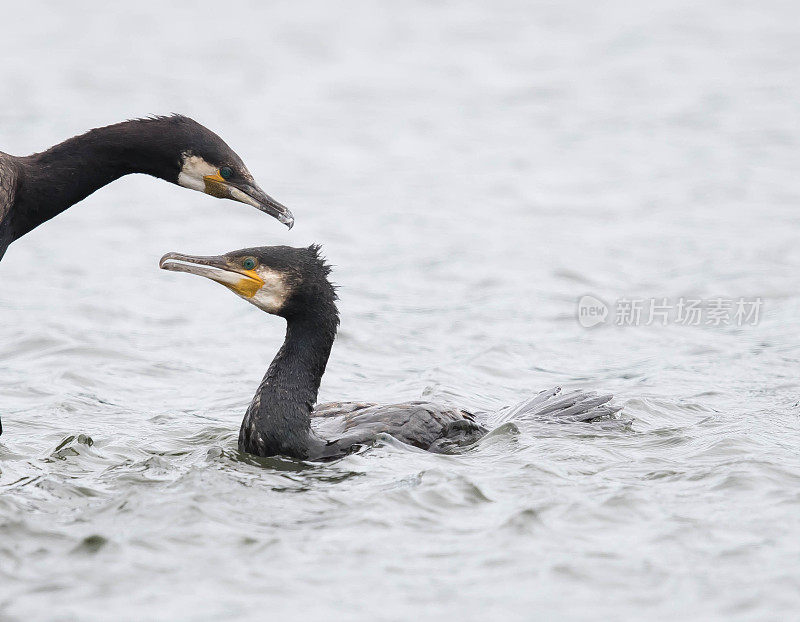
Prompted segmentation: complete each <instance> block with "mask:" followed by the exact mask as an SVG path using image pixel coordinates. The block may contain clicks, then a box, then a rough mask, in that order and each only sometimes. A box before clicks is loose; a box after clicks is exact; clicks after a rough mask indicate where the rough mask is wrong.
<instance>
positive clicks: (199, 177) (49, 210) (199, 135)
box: [0, 115, 294, 259]
mask: <svg viewBox="0 0 800 622" xmlns="http://www.w3.org/2000/svg"><path fill="white" fill-rule="evenodd" d="M130 173H146V174H148V175H152V176H153V177H160V178H161V179H165V180H166V181H170V182H172V183H174V184H178V185H181V186H184V187H185V188H191V189H192V190H200V191H201V192H205V193H206V194H210V195H213V196H215V197H219V198H226V199H233V200H234V201H240V202H242V203H247V204H248V205H252V206H253V207H256V208H258V209H260V210H261V211H263V212H266V213H267V214H270V215H271V216H274V217H275V218H277V219H278V220H280V221H281V222H282V223H284V224H285V225H287V226H289V227H291V226H292V224H293V222H294V218H293V216H292V214H291V212H290V211H289V210H288V209H286V208H285V207H284V206H283V205H281V204H280V203H278V202H277V201H275V200H274V199H272V198H271V197H269V196H267V195H266V194H265V193H264V191H263V190H261V188H259V187H258V185H257V184H256V182H255V181H254V180H253V176H252V175H251V174H250V171H248V170H247V167H246V166H245V165H244V162H242V159H241V158H240V157H239V156H238V155H236V153H235V152H234V151H233V150H232V149H231V148H230V147H228V145H226V144H225V142H224V141H223V140H222V139H221V138H220V137H219V136H217V135H216V134H215V133H214V132H212V131H210V130H208V129H207V128H205V127H203V126H202V125H200V124H199V123H197V122H196V121H193V120H192V119H189V118H188V117H184V116H181V115H172V116H165V117H152V118H148V119H135V120H132V121H125V122H124V123H117V124H116V125H109V126H107V127H100V128H97V129H93V130H90V131H88V132H86V133H85V134H81V135H80V136H75V137H74V138H70V139H69V140H66V141H64V142H63V143H60V144H58V145H56V146H54V147H51V148H50V149H48V150H47V151H44V152H42V153H35V154H33V155H30V156H26V157H15V156H11V155H8V154H6V153H2V152H0V259H2V257H3V255H4V254H5V251H6V249H7V248H8V245H9V244H11V242H13V241H14V240H16V239H18V238H21V237H22V236H23V235H25V234H26V233H28V232H29V231H31V230H32V229H34V228H35V227H38V226H39V225H41V224H42V223H43V222H46V221H48V220H50V219H51V218H53V217H54V216H57V215H58V214H60V213H61V212H63V211H64V210H65V209H67V208H68V207H70V206H71V205H74V204H75V203H77V202H78V201H81V200H82V199H85V198H86V197H87V196H89V195H90V194H91V193H92V192H94V191H95V190H97V189H98V188H101V187H103V186H105V185H106V184H108V183H111V182H112V181H114V180H115V179H118V178H119V177H122V176H123V175H128V174H130Z"/></svg>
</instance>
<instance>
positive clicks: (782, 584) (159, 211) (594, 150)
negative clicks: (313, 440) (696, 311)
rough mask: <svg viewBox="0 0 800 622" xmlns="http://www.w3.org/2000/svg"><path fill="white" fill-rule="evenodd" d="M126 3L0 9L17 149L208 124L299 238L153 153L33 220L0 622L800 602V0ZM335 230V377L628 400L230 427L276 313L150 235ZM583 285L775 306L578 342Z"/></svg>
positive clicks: (17, 337)
mask: <svg viewBox="0 0 800 622" xmlns="http://www.w3.org/2000/svg"><path fill="white" fill-rule="evenodd" d="M109 6H111V5H107V4H106V3H100V2H85V3H80V4H78V5H76V4H74V3H61V2H41V3H40V2H26V3H11V2H6V3H4V6H3V18H2V22H0V40H1V41H2V49H3V56H2V58H3V61H2V63H0V149H2V150H4V151H7V152H10V153H18V154H25V153H30V152H33V151H37V150H40V149H42V148H44V147H46V146H49V145H51V144H53V143H55V142H58V141H60V140H62V139H64V138H66V137H68V136H71V135H74V134H76V133H79V132H81V131H84V130H86V129H87V128H90V127H94V126H98V125H103V124H107V123H112V122H116V121H119V120H122V119H125V118H131V117H136V116H143V115H146V114H150V113H167V112H171V111H179V112H182V113H184V114H187V115H190V116H193V117H195V118H196V119H198V120H199V121H201V122H202V123H204V124H206V125H207V126H209V127H211V128H213V129H214V130H215V131H217V132H219V133H220V134H221V135H222V136H223V137H224V138H225V139H226V140H227V141H228V143H229V144H231V145H232V146H233V147H234V149H236V150H237V151H238V153H239V154H241V155H242V157H243V158H244V159H245V161H246V162H247V164H248V166H249V168H250V170H251V171H252V172H253V173H254V174H255V176H256V178H257V179H258V180H259V181H260V183H261V185H262V186H263V187H264V188H265V189H266V190H267V191H268V192H269V193H270V194H272V195H273V196H275V197H276V198H277V199H279V200H280V201H282V202H284V203H285V204H287V205H288V206H290V207H291V208H292V210H293V211H294V213H295V215H296V217H297V225H296V227H295V228H294V229H293V230H292V231H291V232H288V231H287V230H286V229H285V228H283V227H282V226H281V225H280V224H278V223H277V222H276V221H274V220H272V219H270V218H268V217H266V216H265V215H263V214H260V213H258V212H257V211H255V210H252V209H251V208H247V207H245V206H241V205H238V204H236V203H232V202H220V201H217V200H215V199H212V198H210V197H206V196H203V195H201V194H199V193H195V192H188V191H186V190H183V189H180V188H178V187H175V186H170V185H169V184H166V183H163V182H161V181H157V180H152V179H149V178H146V177H143V176H136V177H129V178H125V179H123V180H120V181H118V182H116V183H114V184H112V185H111V186H109V187H107V188H104V189H102V190H101V191H99V192H97V193H96V194H95V195H93V196H91V197H89V198H88V199H87V200H86V201H85V202H84V203H82V204H81V205H79V206H77V207H75V208H73V209H71V210H69V211H68V212H66V213H65V214H63V215H62V216H60V217H58V218H57V219H55V220H54V221H52V222H49V223H47V224H46V225H44V226H42V227H41V228H39V229H37V230H36V231H35V232H33V233H32V234H31V235H29V236H27V237H25V238H24V239H22V240H20V241H18V242H16V243H15V244H13V245H12V246H11V248H10V249H9V252H8V253H7V255H6V257H5V259H4V260H3V261H2V263H0V284H2V286H1V287H0V416H1V417H2V420H3V426H4V433H3V436H2V438H1V439H0V619H3V620H81V621H83V620H98V621H100V620H170V621H174V620H227V619H245V618H247V619H254V618H255V617H256V616H258V618H259V619H270V620H272V619H287V620H288V619H291V620H313V619H329V618H335V619H342V620H434V619H436V620H441V619H452V620H534V619H541V620H545V619H556V618H558V619H592V620H598V619H609V618H610V619H628V620H640V619H660V620H666V619H669V620H675V619H696V620H700V619H702V620H708V619H725V620H730V619H741V620H752V619H783V620H787V619H800V617H798V613H797V612H798V611H800V589H799V588H800V486H799V485H800V451H799V450H798V444H799V441H800V422H799V421H798V416H799V415H800V406H798V400H799V399H800V397H798V396H799V395H800V389H799V387H798V358H800V349H799V348H798V327H799V326H800V271H799V270H798V268H800V246H798V244H797V232H798V231H799V230H800V205H798V204H799V203H800V175H798V171H799V170H800V149H798V147H800V121H799V119H800V115H799V111H800V109H798V101H800V69H798V68H799V67H800V26H799V24H800V9H798V8H797V4H796V3H794V2H780V1H769V2H758V3H756V2H753V3H749V2H732V1H731V2H723V1H721V0H713V1H708V2H702V3H697V2H688V1H675V0H669V1H668V0H664V1H659V2H649V3H630V2H602V3H594V2H591V3H590V2H535V3H532V2H495V3H491V4H489V3H478V2H458V3H456V2H452V3H450V2H386V3H361V2H355V1H353V2H344V3H328V2H322V1H319V2H310V3H296V2H288V1H287V2H277V3H272V4H267V3H261V2H251V3H246V2H225V3H219V2H216V3H211V2H192V3H161V4H160V5H158V6H147V5H144V4H137V3H127V4H125V5H124V6H122V5H120V6H116V7H114V8H113V9H109V8H108V7H109ZM311 242H320V243H322V244H323V245H324V248H325V253H326V254H327V257H328V258H329V260H330V261H331V262H332V263H333V264H334V265H335V270H334V279H335V281H336V282H337V283H338V284H339V285H340V286H341V289H340V296H341V312H342V328H341V333H340V336H339V339H338V341H337V342H336V345H335V347H334V350H333V355H332V358H331V361H330V364H329V367H328V373H327V374H326V376H325V379H324V381H323V386H322V390H321V396H320V397H321V399H322V400H340V399H365V400H374V401H386V402H388V401H397V400H405V399H412V398H425V399H432V400H440V401H444V402H449V403H453V404H457V405H460V406H463V407H466V408H472V409H475V410H481V411H487V412H495V411H497V409H499V408H500V407H502V406H504V405H508V404H514V403H517V402H519V401H521V400H523V399H524V398H526V397H528V396H530V395H531V394H532V393H535V392H537V391H539V390H541V389H545V388H548V387H551V386H554V385H563V386H565V387H567V388H575V387H583V388H587V389H598V390H604V391H609V392H613V393H614V394H615V395H616V396H617V397H616V399H617V401H618V403H619V404H620V405H622V406H624V414H625V416H626V417H628V418H630V419H632V420H633V422H632V424H631V425H630V426H620V425H616V426H615V425H597V424H576V425H565V424H549V425H548V424H542V423H533V422H530V421H527V422H526V421H524V420H521V421H517V422H516V426H513V425H505V426H502V427H501V428H500V429H499V430H497V431H496V432H495V433H494V434H492V435H491V436H490V437H489V438H487V439H485V440H484V441H483V442H482V443H480V444H479V445H478V446H477V447H475V448H473V449H471V450H469V451H467V452H466V453H465V454H463V455H459V456H439V455H428V454H425V453H422V452H419V451H417V450H413V449H410V448H408V447H405V446H402V445H401V444H399V443H397V442H392V441H391V439H384V440H382V441H380V442H379V443H378V444H377V445H376V446H375V447H372V448H368V449H366V450H364V451H362V452H360V453H358V454H356V455H353V456H350V457H348V458H345V459H343V460H340V461H338V462H335V463H332V464H324V465H312V464H302V463H297V462H293V461H289V460H282V459H269V460H260V461H259V460H254V459H251V458H248V457H246V456H243V455H241V454H239V453H238V452H237V450H236V434H237V431H238V427H239V423H240V421H241V417H242V415H243V413H244V410H245V408H246V405H247V404H248V403H249V401H250V399H251V397H252V395H253V393H254V391H255V388H256V386H257V384H258V382H259V381H260V379H261V377H262V375H263V373H264V371H265V369H266V367H267V364H268V362H269V360H270V359H271V357H272V355H273V354H274V352H275V351H276V349H277V348H278V346H279V344H280V341H281V339H282V334H283V325H282V322H281V321H280V320H279V319H277V318H274V317H270V316H267V315H265V314H264V313H262V312H260V311H258V310H257V309H255V308H253V307H250V306H249V305H246V304H245V303H244V302H243V301H241V300H240V299H238V298H236V297H235V296H233V295H231V294H230V293H229V292H227V291H225V290H224V289H223V288H220V287H218V286H216V285H214V284H212V283H209V282H207V281H203V280H201V279H196V278H191V277H188V276H186V275H176V274H172V273H166V272H161V271H159V270H158V269H157V261H158V258H159V257H160V256H161V255H162V254H163V253H164V252H167V251H178V252H185V253H195V254H216V253H220V252H225V251H228V250H233V249H236V248H241V247H245V246H254V245H265V244H292V245H301V244H309V243H311ZM583 295H592V296H595V297H598V298H599V299H601V300H604V301H606V302H608V304H613V301H615V300H619V299H622V298H637V297H638V298H642V299H650V298H669V299H671V300H674V299H678V298H681V297H693V298H698V299H712V298H717V297H725V298H730V299H738V298H740V297H749V298H761V299H762V300H763V307H762V308H761V315H760V318H759V321H758V323H757V324H756V325H752V326H751V325H745V326H735V325H722V326H714V325H707V324H702V325H699V326H687V325H678V324H676V323H674V322H672V323H669V324H668V325H667V326H661V325H658V324H657V323H656V324H653V325H650V326H645V325H640V326H616V325H614V324H613V323H611V322H609V323H607V324H605V325H601V326H598V327H596V328H594V329H586V328H583V327H582V326H581V325H580V324H579V323H578V321H577V319H576V302H577V300H578V299H579V298H580V297H581V296H583ZM490 421H491V415H490Z"/></svg>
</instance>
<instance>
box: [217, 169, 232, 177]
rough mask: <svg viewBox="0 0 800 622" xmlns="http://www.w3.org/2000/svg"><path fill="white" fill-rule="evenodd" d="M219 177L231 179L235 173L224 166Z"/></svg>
mask: <svg viewBox="0 0 800 622" xmlns="http://www.w3.org/2000/svg"><path fill="white" fill-rule="evenodd" d="M219 175H220V177H222V179H230V178H231V177H233V171H232V170H231V169H230V168H229V167H227V166H223V167H222V168H221V169H219Z"/></svg>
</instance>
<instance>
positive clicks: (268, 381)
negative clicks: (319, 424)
mask: <svg viewBox="0 0 800 622" xmlns="http://www.w3.org/2000/svg"><path fill="white" fill-rule="evenodd" d="M338 324H339V316H338V311H337V309H336V305H335V304H334V303H333V302H332V301H331V302H330V303H326V304H325V305H321V306H316V307H315V309H314V312H313V313H309V314H306V315H302V316H298V317H291V318H288V319H287V326H286V338H285V340H284V342H283V346H281V349H280V350H279V351H278V354H277V355H276V356H275V358H274V359H273V361H272V364H271V365H270V366H269V370H268V371H267V374H266V376H264V380H262V382H261V385H260V386H259V388H258V393H256V396H255V398H254V399H253V402H252V403H251V404H250V408H248V410H247V413H246V414H245V418H244V421H242V427H241V430H240V432H239V449H241V450H242V451H246V452H248V453H252V454H256V455H260V456H273V455H284V456H292V457H295V458H300V459H304V458H307V457H309V453H310V450H311V449H312V445H321V444H324V442H323V441H321V439H319V438H317V437H316V436H315V435H314V434H313V433H312V432H311V412H312V411H313V409H314V404H315V403H316V401H317V393H318V391H319V385H320V381H321V380H322V375H323V374H324V373H325V366H326V365H327V363H328V357H329V356H330V353H331V347H332V346H333V341H334V339H335V338H336V329H337V326H338Z"/></svg>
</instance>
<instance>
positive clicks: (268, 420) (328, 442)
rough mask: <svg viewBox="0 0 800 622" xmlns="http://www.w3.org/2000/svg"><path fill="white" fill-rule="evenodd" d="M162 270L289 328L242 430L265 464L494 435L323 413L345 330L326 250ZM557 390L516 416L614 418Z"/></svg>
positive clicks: (366, 407) (461, 424)
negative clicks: (321, 397) (381, 443)
mask: <svg viewBox="0 0 800 622" xmlns="http://www.w3.org/2000/svg"><path fill="white" fill-rule="evenodd" d="M159 265H160V267H161V268H163V269H164V270H172V271H175V272H189V273H191V274H198V275H200V276H204V277H207V278H209V279H211V280H213V281H216V282H218V283H222V284H223V285H225V286H226V287H227V288H229V289H230V290H232V291H233V292H235V293H236V294H238V295H239V296H241V297H242V298H244V299H245V300H247V301H248V302H250V303H252V304H254V305H255V306H257V307H258V308H259V309H262V310H264V311H266V312H267V313H272V314H274V315H278V316H280V317H282V318H284V319H285V320H286V324H287V327H286V339H285V341H284V342H283V346H282V347H281V349H280V350H279V351H278V354H277V355H276V356H275V358H274V359H273V361H272V364H271V365H270V366H269V370H268V371H267V374H266V376H264V379H263V380H262V381H261V385H260V386H259V387H258V391H257V392H256V395H255V397H254V398H253V401H252V402H251V404H250V406H249V408H248V409H247V413H246V414H245V416H244V420H243V421H242V427H241V429H240V431H239V449H240V450H241V451H244V452H248V453H251V454H255V455H257V456H274V455H282V456H289V457H292V458H299V459H302V460H328V459H332V458H336V457H339V456H343V455H345V454H347V453H349V452H351V451H353V450H354V449H356V448H357V447H359V446H361V445H364V444H368V443H371V442H373V441H374V440H375V438H376V436H377V435H378V434H381V433H384V434H389V435H391V436H393V437H395V438H397V439H399V440H400V441H403V442H404V443H407V444H410V445H413V446H415V447H419V448H421V449H425V450H428V451H434V452H446V451H450V450H452V449H454V448H456V447H459V446H463V445H466V444H469V443H472V442H475V441H477V440H478V439H479V438H481V437H482V436H484V435H485V434H486V433H487V432H488V430H487V429H486V428H485V427H483V426H482V425H481V424H480V423H479V422H478V421H477V420H476V418H475V416H474V415H473V414H471V413H469V412H467V411H465V410H461V409H459V408H454V407H451V406H445V405H441V404H435V403H430V402H422V401H420V402H406V403H402V404H391V405H378V404H371V403H359V402H350V403H331V404H319V405H316V406H315V404H316V401H317V391H318V390H319V384H320V381H321V379H322V375H323V373H324V372H325V366H326V364H327V362H328V356H329V355H330V351H331V346H332V345H333V341H334V339H335V338H336V330H337V327H338V326H339V312H338V310H337V308H336V300H337V296H336V293H335V291H334V287H333V285H331V283H330V281H329V280H328V274H329V272H330V268H329V267H328V266H327V265H326V264H325V262H324V260H323V259H322V258H321V257H320V255H319V247H318V246H316V245H314V246H310V247H308V248H291V247H288V246H270V247H261V248H249V249H244V250H239V251H234V252H231V253H228V254H226V255H220V256H217V257H195V256H190V255H181V254H178V253H168V254H166V255H164V257H162V258H161V262H160V263H159ZM558 392H559V390H558V389H556V390H551V391H546V392H542V393H540V394H538V395H537V396H535V397H533V398H532V399H530V400H528V401H527V402H524V403H523V404H521V405H520V406H518V407H517V408H515V409H513V411H511V412H510V413H509V415H510V416H512V415H513V416H516V415H524V416H526V417H531V416H532V417H548V418H549V417H555V418H558V420H560V421H589V420H591V419H595V418H598V417H603V416H607V415H611V414H613V413H615V412H616V411H617V410H619V409H618V408H616V407H614V406H612V405H611V404H610V403H609V401H610V400H611V396H610V395H602V396H598V395H596V394H594V393H584V392H582V391H574V392H572V393H569V394H567V395H558Z"/></svg>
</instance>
